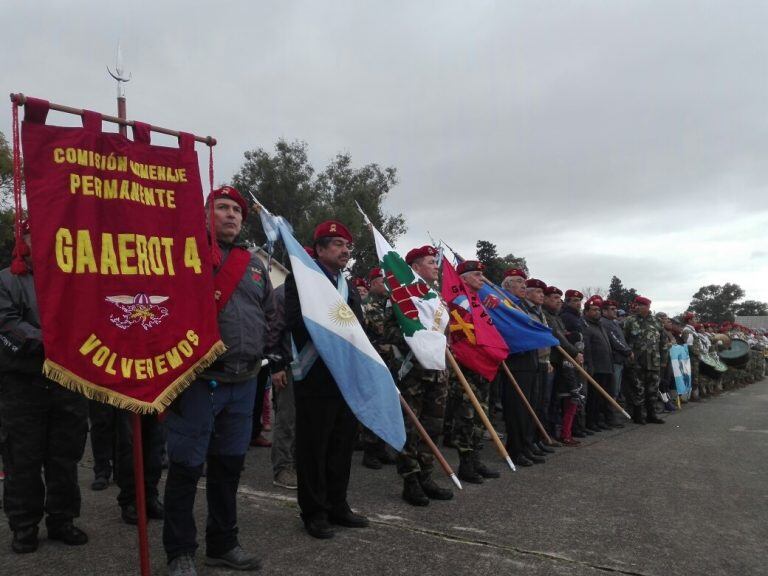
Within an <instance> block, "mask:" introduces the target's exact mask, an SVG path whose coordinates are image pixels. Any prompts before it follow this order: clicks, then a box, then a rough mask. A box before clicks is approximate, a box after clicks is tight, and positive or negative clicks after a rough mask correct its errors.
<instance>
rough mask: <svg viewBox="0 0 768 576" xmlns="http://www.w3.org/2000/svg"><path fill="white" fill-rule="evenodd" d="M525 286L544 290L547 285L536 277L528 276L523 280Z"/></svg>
mask: <svg viewBox="0 0 768 576" xmlns="http://www.w3.org/2000/svg"><path fill="white" fill-rule="evenodd" d="M525 287H526V288H541V289H542V290H546V288H547V285H546V284H545V283H544V282H542V281H541V280H539V279H538V278H529V279H528V280H526V281H525Z"/></svg>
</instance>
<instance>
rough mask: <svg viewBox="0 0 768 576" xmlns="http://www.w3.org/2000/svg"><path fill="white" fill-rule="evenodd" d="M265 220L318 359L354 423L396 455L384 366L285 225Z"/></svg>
mask: <svg viewBox="0 0 768 576" xmlns="http://www.w3.org/2000/svg"><path fill="white" fill-rule="evenodd" d="M262 210H263V209H262ZM263 212H266V211H265V210H263ZM267 214H268V213H267ZM267 214H264V215H263V216H262V218H263V217H264V216H267ZM268 217H270V218H271V219H272V222H271V223H272V224H273V225H274V226H275V227H276V228H277V229H278V230H279V231H280V236H281V237H282V238H283V242H284V243H285V247H286V249H287V250H288V255H289V256H290V259H291V268H292V270H293V275H294V278H295V280H296V288H297V289H298V292H299V302H301V314H302V317H303V319H304V324H305V325H306V326H307V331H308V332H309V335H310V337H311V338H312V343H313V344H314V346H315V348H316V349H317V352H318V354H319V355H320V357H321V358H322V359H323V362H325V365H326V366H328V369H329V370H330V372H331V374H333V379H334V380H335V381H336V384H337V385H338V387H339V390H341V394H342V395H343V396H344V400H346V402H347V404H348V405H349V407H350V409H351V410H352V412H353V413H354V414H355V416H357V419H358V420H360V422H361V423H362V424H363V426H365V427H366V428H368V429H369V430H371V431H372V432H373V433H374V434H376V435H377V436H378V437H379V438H381V439H382V440H384V442H386V443H387V444H389V445H390V446H392V448H394V449H395V450H397V451H398V452H400V451H401V450H402V449H403V445H404V444H405V424H404V423H403V412H402V409H401V408H400V399H399V394H400V393H399V391H398V390H397V388H396V387H395V382H394V380H392V375H391V374H390V372H389V369H388V368H387V365H386V364H384V361H383V360H382V359H381V357H380V356H379V355H378V353H377V352H376V350H375V349H374V348H373V345H372V344H371V342H370V340H368V337H367V336H366V335H365V332H364V331H363V327H362V326H361V325H360V322H359V321H358V320H357V317H356V316H355V314H354V312H353V311H352V309H351V308H350V307H349V305H348V304H347V302H346V299H345V298H343V297H342V295H341V294H340V293H339V291H338V290H337V289H336V288H335V287H334V286H333V284H331V283H330V282H329V281H328V277H327V276H326V275H325V274H324V273H323V272H322V270H320V268H319V267H318V265H317V263H316V262H315V261H314V260H313V259H312V258H310V257H309V255H308V254H307V253H306V252H305V251H304V248H302V246H301V245H300V244H299V243H298V242H297V241H296V239H295V238H294V237H293V234H291V231H290V229H289V227H288V224H287V222H285V220H284V219H282V218H279V217H277V218H275V217H274V216H272V215H268Z"/></svg>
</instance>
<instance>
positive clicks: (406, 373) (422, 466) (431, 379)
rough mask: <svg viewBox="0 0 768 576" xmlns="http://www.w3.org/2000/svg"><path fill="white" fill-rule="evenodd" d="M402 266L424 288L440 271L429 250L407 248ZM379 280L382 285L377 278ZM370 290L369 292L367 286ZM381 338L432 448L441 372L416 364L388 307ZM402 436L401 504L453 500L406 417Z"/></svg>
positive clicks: (440, 415)
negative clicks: (419, 281)
mask: <svg viewBox="0 0 768 576" xmlns="http://www.w3.org/2000/svg"><path fill="white" fill-rule="evenodd" d="M405 262H406V263H407V264H408V265H410V266H411V268H412V269H413V271H414V272H415V273H416V274H417V275H418V276H419V277H421V279H422V280H424V281H425V282H426V283H427V284H428V285H429V286H432V287H434V286H435V285H436V284H437V280H438V277H439V274H440V269H439V267H438V265H437V250H435V248H433V247H432V246H421V247H419V248H413V249H412V250H410V251H408V253H407V254H406V255H405ZM381 282H382V285H383V283H384V280H383V278H381ZM371 290H372V291H373V286H372V287H371ZM384 339H385V342H386V343H387V344H388V345H389V346H390V347H391V348H392V350H391V352H392V353H391V354H390V356H389V361H390V369H391V371H392V375H393V377H394V379H395V382H397V387H398V388H399V389H400V393H401V394H402V395H403V399H404V400H405V401H406V402H407V403H408V405H409V406H410V407H411V409H412V410H413V412H414V413H415V414H416V416H417V417H418V418H419V421H420V422H421V424H422V426H424V429H425V430H426V431H427V434H429V437H430V438H431V439H432V441H433V442H435V444H437V442H438V440H439V438H440V435H441V433H442V431H443V419H444V417H445V407H446V401H447V398H448V372H447V370H427V369H426V368H424V367H422V366H421V364H419V362H418V360H416V358H415V357H414V356H413V354H412V353H411V351H410V348H409V347H408V344H407V343H406V342H405V336H404V335H403V331H402V329H401V328H400V325H399V324H398V322H397V319H396V318H395V314H394V310H393V308H392V307H391V306H390V307H388V309H387V314H386V319H385V336H384ZM405 433H406V438H405V446H403V450H402V452H400V453H399V454H398V455H397V457H396V460H397V472H398V474H400V476H401V477H402V479H403V492H402V498H403V500H405V501H406V502H408V503H409V504H411V505H412V506H427V505H429V501H430V500H450V499H451V498H453V491H452V490H450V489H448V488H443V487H441V486H439V485H438V484H437V482H435V480H434V479H433V478H432V474H433V471H434V467H435V463H434V455H433V454H432V451H431V450H430V449H429V447H428V446H427V445H426V443H425V442H424V440H422V438H421V436H420V435H419V433H418V431H417V430H416V428H415V427H414V426H413V424H412V423H411V421H410V420H409V419H408V418H406V419H405Z"/></svg>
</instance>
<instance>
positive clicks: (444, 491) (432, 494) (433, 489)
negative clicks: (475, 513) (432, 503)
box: [419, 472, 453, 500]
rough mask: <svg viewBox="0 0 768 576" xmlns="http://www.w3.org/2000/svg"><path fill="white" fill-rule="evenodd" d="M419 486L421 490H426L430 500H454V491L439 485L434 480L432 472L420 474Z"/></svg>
mask: <svg viewBox="0 0 768 576" xmlns="http://www.w3.org/2000/svg"><path fill="white" fill-rule="evenodd" d="M419 484H421V489H422V490H424V494H426V496H427V498H429V499H430V500H450V499H451V498H453V490H451V489H450V488H443V487H441V486H440V485H438V484H437V483H436V482H435V481H434V480H433V479H432V473H431V472H420V473H419Z"/></svg>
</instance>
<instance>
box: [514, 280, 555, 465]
mask: <svg viewBox="0 0 768 576" xmlns="http://www.w3.org/2000/svg"><path fill="white" fill-rule="evenodd" d="M546 287H547V285H546V283H544V282H543V281H541V280H539V279H537V278H529V279H528V280H526V281H525V297H524V298H523V300H522V305H523V309H524V310H525V311H526V312H527V313H528V316H530V317H531V318H532V319H533V320H535V321H536V322H539V323H541V324H544V325H545V326H548V324H547V318H546V316H545V314H544V310H543V309H542V304H544V290H545V289H546ZM550 350H551V348H541V349H539V350H537V354H538V356H539V368H538V370H537V375H536V381H535V383H534V386H533V388H532V389H531V396H530V397H529V398H528V401H529V402H530V404H531V406H533V408H534V409H535V410H536V415H537V416H538V418H539V421H541V423H542V424H543V425H544V426H547V427H549V428H550V429H551V426H550V423H549V414H548V410H547V407H548V406H549V401H550V398H551V397H552V385H553V384H554V378H555V373H554V369H553V368H552V365H551V364H550V363H549V356H550ZM528 446H529V448H530V449H531V451H532V452H533V453H534V454H535V455H538V454H537V452H541V453H542V454H547V453H553V452H554V450H553V449H552V448H550V447H549V446H545V445H544V443H543V442H542V439H541V438H539V433H538V430H537V429H536V428H535V427H531V430H530V437H529V439H528Z"/></svg>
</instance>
